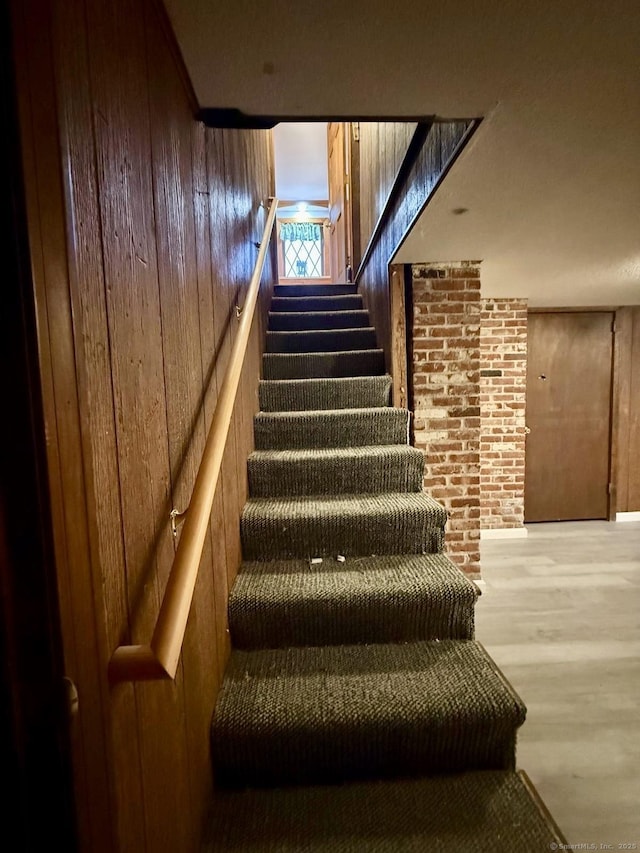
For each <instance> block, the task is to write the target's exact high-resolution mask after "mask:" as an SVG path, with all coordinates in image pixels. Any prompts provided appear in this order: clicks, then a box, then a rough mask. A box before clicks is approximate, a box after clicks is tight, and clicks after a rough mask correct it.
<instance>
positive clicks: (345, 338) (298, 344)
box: [266, 327, 378, 352]
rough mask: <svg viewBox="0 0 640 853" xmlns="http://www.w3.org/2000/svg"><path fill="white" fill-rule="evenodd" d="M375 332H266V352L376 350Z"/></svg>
mask: <svg viewBox="0 0 640 853" xmlns="http://www.w3.org/2000/svg"><path fill="white" fill-rule="evenodd" d="M377 346H378V343H377V340H376V332H375V329H374V328H372V327H367V328H362V329H319V330H313V329H312V330H309V331H305V332H267V343H266V352H343V351H344V350H360V349H376V348H377Z"/></svg>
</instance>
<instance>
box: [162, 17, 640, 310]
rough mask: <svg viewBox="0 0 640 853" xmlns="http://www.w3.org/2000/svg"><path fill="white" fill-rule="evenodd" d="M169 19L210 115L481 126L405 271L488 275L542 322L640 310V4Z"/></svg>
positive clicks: (487, 280) (497, 289) (490, 283)
mask: <svg viewBox="0 0 640 853" xmlns="http://www.w3.org/2000/svg"><path fill="white" fill-rule="evenodd" d="M165 5H166V7H167V11H168V14H169V17H170V19H171V21H172V24H173V27H174V30H175V33H176V36H177V39H178V43H179V45H180V47H181V50H182V53H183V56H184V59H185V63H186V66H187V69H188V71H189V74H190V76H191V79H192V82H193V85H194V89H195V92H196V96H197V98H198V100H199V103H200V105H201V106H202V107H231V108H238V109H241V110H243V111H245V112H247V113H253V114H258V115H282V116H288V117H291V118H296V117H300V118H301V119H304V118H313V117H315V116H322V117H325V118H326V117H327V116H332V117H335V118H349V117H354V118H357V117H363V116H370V117H380V118H396V119H401V118H414V117H417V116H421V115H436V116H438V117H441V118H445V119H446V118H471V117H483V119H484V120H483V122H482V124H481V126H480V129H479V130H478V131H477V133H476V134H475V136H474V137H473V139H472V141H471V143H470V144H469V146H468V147H467V149H466V150H465V151H464V153H463V155H462V157H461V158H460V159H459V161H458V162H457V163H456V165H455V166H454V167H453V169H452V170H451V172H450V173H449V175H448V176H447V178H446V180H445V181H444V183H443V185H442V187H441V188H440V190H439V191H438V192H437V194H436V195H435V197H434V198H433V200H432V202H431V203H430V204H429V206H428V207H427V209H426V211H425V213H424V214H423V215H422V217H421V219H420V220H419V221H418V223H417V225H416V227H415V229H414V231H413V232H412V234H411V235H410V237H409V239H408V240H407V241H406V243H405V245H404V246H403V247H402V249H401V251H400V254H399V256H398V258H397V260H400V261H405V262H421V261H448V260H468V259H472V260H479V259H481V260H482V261H483V265H482V281H483V284H482V287H483V292H484V293H485V294H486V295H488V296H499V295H504V296H526V297H528V298H529V299H530V301H531V303H532V304H533V305H549V306H554V305H555V306H558V305H567V306H569V305H618V304H638V303H640V59H639V57H640V48H639V45H640V11H639V9H638V5H637V2H636V0H503V2H497V0H457V2H456V0H429V2H427V0H396V2H395V3H393V4H389V3H388V2H386V0H384V1H383V0H349V2H346V1H345V0H324V2H323V3H320V4H308V3H306V4H305V3H300V2H296V3H293V2H289V0H272V2H270V3H268V4H264V3H263V4H256V3H254V2H253V0H251V2H249V0H234V2H229V0H227V2H212V0H165ZM456 208H467V212H466V213H464V214H461V215H460V214H458V215H456V214H454V213H453V212H452V211H453V210H454V209H456Z"/></svg>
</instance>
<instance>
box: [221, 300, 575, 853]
mask: <svg viewBox="0 0 640 853" xmlns="http://www.w3.org/2000/svg"><path fill="white" fill-rule="evenodd" d="M263 377H264V379H263V380H262V381H261V382H260V388H259V399H260V408H261V411H260V413H259V414H258V415H257V416H256V418H255V424H254V433H255V446H256V450H255V452H254V453H252V454H251V456H250V457H249V460H248V477H249V494H250V497H249V500H248V501H247V503H246V505H245V507H244V510H243V513H242V518H241V536H242V548H243V556H244V560H245V562H244V563H243V564H242V566H241V569H240V572H239V574H238V577H237V579H236V582H235V585H234V587H233V589H232V591H231V595H230V600H229V628H230V633H231V640H232V653H231V658H230V661H229V665H228V668H227V671H226V674H225V678H224V681H223V684H222V687H221V690H220V693H219V697H218V702H217V705H216V709H215V712H214V716H213V721H212V728H211V749H212V758H213V764H214V772H215V777H216V782H217V785H218V793H217V800H216V803H215V808H214V811H213V818H212V823H211V826H210V828H209V840H208V843H207V846H206V849H207V850H208V851H217V850H238V851H240V850H252V851H254V850H255V851H258V850H260V851H274V853H275V851H291V853H293V851H296V852H297V851H305V850H308V851H326V852H327V853H329V851H369V850H370V851H388V853H395V851H413V850H415V851H425V850H430V851H431V850H433V851H451V853H453V851H456V853H458V851H469V852H470V853H474V851H479V853H480V851H485V850H492V851H494V850H504V851H506V850H518V851H524V853H528V851H531V853H533V851H539V850H541V849H549V847H550V845H551V844H552V843H558V844H559V843H563V839H562V837H561V835H560V833H559V832H558V830H557V828H556V827H555V826H554V824H553V821H552V820H551V819H550V818H549V817H548V815H547V814H546V812H545V810H544V808H543V807H542V806H541V804H540V803H539V802H538V801H537V799H536V796H535V794H534V793H533V792H532V790H531V787H530V785H529V784H528V783H527V781H526V779H524V778H523V777H522V776H520V775H518V774H517V773H516V772H515V747H516V734H517V730H518V728H519V726H520V725H522V723H523V722H524V719H525V713H526V711H525V707H524V705H523V703H522V701H521V700H520V699H519V697H518V696H517V695H516V694H515V693H514V691H513V689H512V688H511V687H510V685H509V684H508V683H507V682H506V681H505V679H504V677H503V676H502V674H501V673H500V671H499V670H498V669H497V667H496V666H495V664H494V663H493V661H492V660H491V658H490V657H489V655H488V654H487V653H486V652H485V650H484V649H483V648H482V646H481V645H480V644H478V643H476V642H475V641H474V639H473V631H474V629H473V611H474V606H475V602H476V600H477V597H478V595H479V591H478V588H477V587H476V585H475V584H473V583H472V582H471V581H470V580H469V579H468V578H466V577H465V576H464V575H463V574H462V572H460V570H459V569H458V568H457V567H456V566H455V565H454V564H453V563H452V562H451V561H450V560H449V559H448V558H447V557H446V556H445V555H444V554H443V546H444V529H445V525H446V521H447V513H446V511H445V509H444V508H443V507H442V506H441V505H440V504H438V503H437V502H436V501H435V500H433V499H432V498H431V497H430V496H429V495H427V494H425V493H424V492H423V491H422V481H423V471H424V458H423V455H422V453H420V452H419V451H417V450H416V449H415V448H412V447H410V446H409V443H408V433H409V430H408V427H409V413H408V412H407V411H405V410H401V409H395V408H393V407H391V406H390V390H391V379H390V377H389V376H387V375H386V374H385V372H384V356H383V353H382V351H381V350H380V349H379V348H378V346H377V342H376V336H375V331H374V329H373V328H371V326H370V325H369V317H368V313H367V311H366V310H365V309H364V306H363V305H362V300H361V297H360V296H359V295H358V294H357V293H356V290H355V287H354V286H353V285H348V284H346V285H342V284H334V285H278V286H276V288H275V292H274V298H273V301H272V305H271V312H270V314H269V330H268V332H267V342H266V352H265V355H264V357H263ZM247 788H248V789H249V790H244V789H247ZM225 789H226V790H225Z"/></svg>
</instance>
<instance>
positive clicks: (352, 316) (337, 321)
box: [268, 311, 370, 332]
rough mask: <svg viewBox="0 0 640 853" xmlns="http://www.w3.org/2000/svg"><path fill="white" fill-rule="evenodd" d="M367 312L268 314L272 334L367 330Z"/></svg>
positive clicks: (277, 312) (280, 312)
mask: <svg viewBox="0 0 640 853" xmlns="http://www.w3.org/2000/svg"><path fill="white" fill-rule="evenodd" d="M369 326H370V324H369V312H368V311H287V312H285V311H273V312H269V326H268V328H269V330H270V331H272V332H305V331H309V330H312V329H364V328H368V327H369Z"/></svg>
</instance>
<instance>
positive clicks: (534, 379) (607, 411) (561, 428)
mask: <svg viewBox="0 0 640 853" xmlns="http://www.w3.org/2000/svg"><path fill="white" fill-rule="evenodd" d="M613 320H614V315H613V314H612V313H611V312H606V311H602V312H600V311H598V312H595V311H594V312H586V311H585V312H575V313H573V312H572V313H540V314H536V313H532V314H529V329H528V360H527V427H528V428H529V430H530V432H529V433H528V435H527V447H526V473H525V521H527V522H529V521H566V520H576V519H589V518H608V508H609V464H610V432H611V428H610V427H611V378H612V357H613V334H612V329H613Z"/></svg>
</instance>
